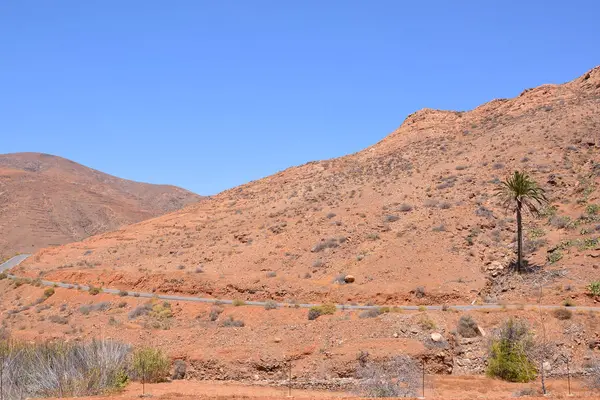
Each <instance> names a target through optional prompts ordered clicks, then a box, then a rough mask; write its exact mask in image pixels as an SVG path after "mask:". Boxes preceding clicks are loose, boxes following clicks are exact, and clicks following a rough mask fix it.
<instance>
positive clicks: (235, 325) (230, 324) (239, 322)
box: [221, 315, 246, 328]
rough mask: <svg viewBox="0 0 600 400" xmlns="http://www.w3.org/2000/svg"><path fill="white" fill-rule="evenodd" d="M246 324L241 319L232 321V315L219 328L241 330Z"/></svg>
mask: <svg viewBox="0 0 600 400" xmlns="http://www.w3.org/2000/svg"><path fill="white" fill-rule="evenodd" d="M245 325H246V324H245V323H244V321H242V320H241V319H234V318H233V316H232V315H230V316H229V318H226V319H225V321H223V322H222V323H221V326H223V327H226V328H242V327H244V326H245Z"/></svg>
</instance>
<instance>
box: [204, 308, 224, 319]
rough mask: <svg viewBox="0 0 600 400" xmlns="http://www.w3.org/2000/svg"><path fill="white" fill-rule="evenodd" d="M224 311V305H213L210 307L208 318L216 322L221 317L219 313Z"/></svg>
mask: <svg viewBox="0 0 600 400" xmlns="http://www.w3.org/2000/svg"><path fill="white" fill-rule="evenodd" d="M222 312H223V307H219V306H213V307H212V308H211V309H210V313H209V314H208V319H209V320H211V321H213V322H214V321H216V320H217V319H219V315H221V313H222Z"/></svg>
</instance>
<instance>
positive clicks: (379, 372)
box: [356, 353, 421, 397]
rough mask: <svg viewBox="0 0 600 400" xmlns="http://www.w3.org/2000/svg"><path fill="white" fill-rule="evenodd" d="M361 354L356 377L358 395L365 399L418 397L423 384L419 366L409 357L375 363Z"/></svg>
mask: <svg viewBox="0 0 600 400" xmlns="http://www.w3.org/2000/svg"><path fill="white" fill-rule="evenodd" d="M364 354H365V353H361V356H360V358H359V367H358V368H357V370H356V376H357V378H358V379H359V381H358V384H357V391H358V394H360V395H361V396H364V397H416V395H417V391H418V388H419V385H420V383H421V374H420V373H419V366H418V364H417V363H416V362H415V360H413V359H411V358H410V357H409V356H406V355H400V356H396V357H394V358H392V359H390V360H387V361H382V362H374V361H369V360H368V355H366V356H365V355H364Z"/></svg>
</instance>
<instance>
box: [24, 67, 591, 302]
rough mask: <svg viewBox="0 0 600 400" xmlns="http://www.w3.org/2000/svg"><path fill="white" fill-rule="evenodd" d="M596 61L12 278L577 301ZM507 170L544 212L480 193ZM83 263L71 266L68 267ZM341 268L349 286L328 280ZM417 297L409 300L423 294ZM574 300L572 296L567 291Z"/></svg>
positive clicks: (586, 255)
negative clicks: (516, 214) (527, 266)
mask: <svg viewBox="0 0 600 400" xmlns="http://www.w3.org/2000/svg"><path fill="white" fill-rule="evenodd" d="M599 134H600V68H598V67H597V68H595V69H593V70H591V71H590V72H588V73H586V74H585V75H584V76H582V77H580V78H577V79H575V80H573V81H571V82H568V83H565V84H561V85H544V86H541V87H538V88H535V89H530V90H526V91H524V92H523V93H522V94H521V95H520V96H518V97H516V98H513V99H508V100H506V99H503V100H494V101H491V102H489V103H486V104H484V105H482V106H480V107H478V108H476V109H474V110H472V111H468V112H452V111H438V110H429V109H425V110H421V111H418V112H416V113H414V114H412V115H410V116H408V117H407V118H406V120H405V121H404V123H403V124H402V125H401V126H400V127H399V128H398V129H397V130H396V131H394V132H392V133H391V134H390V135H389V136H388V137H386V138H385V139H384V140H382V141H381V142H379V143H377V144H375V145H373V146H372V147H369V148H367V149H365V150H363V151H361V152H359V153H356V154H352V155H348V156H345V157H341V158H338V159H333V160H328V161H321V162H311V163H308V164H306V165H302V166H299V167H294V168H290V169H287V170H285V171H283V172H280V173H278V174H275V175H273V176H270V177H267V178H265V179H261V180H258V181H255V182H250V183H248V184H246V185H242V186H239V187H237V188H234V189H231V190H228V191H225V192H223V193H220V194H219V195H217V196H215V197H214V198H211V199H207V200H206V201H203V202H201V203H198V204H195V205H193V206H190V207H187V208H186V209H184V210H181V211H177V212H174V213H171V214H168V215H164V216H162V217H160V218H156V219H152V220H148V221H144V222H141V223H138V224H135V225H131V226H127V227H125V228H123V229H120V230H118V231H115V232H110V233H106V234H103V235H99V236H94V237H92V238H89V239H86V240H84V241H83V242H80V243H74V244H69V245H65V246H61V247H58V248H51V249H45V250H42V251H41V252H39V253H38V254H36V256H35V257H33V258H31V259H30V260H28V261H27V262H26V263H25V264H24V265H23V267H22V268H20V271H21V273H27V274H31V275H32V276H35V275H37V274H38V273H39V272H40V271H41V272H42V273H43V274H44V275H45V276H48V277H49V278H52V279H53V280H57V281H60V280H63V281H75V282H79V283H83V282H86V281H87V282H90V283H95V284H100V285H105V286H111V287H115V286H116V287H123V288H138V289H149V290H155V291H162V292H181V293H193V294H198V295H205V296H214V297H227V298H244V299H267V298H275V299H278V300H286V299H287V300H290V301H293V300H302V301H336V302H339V303H342V302H373V303H379V304H382V303H387V304H394V303H406V302H417V303H443V302H450V303H462V302H471V301H486V300H488V301H489V300H490V299H493V300H495V301H496V300H498V299H509V300H511V299H512V300H519V301H527V300H529V301H535V299H536V293H537V292H536V286H535V285H534V283H535V282H538V281H541V280H543V281H544V282H545V283H548V282H555V283H556V285H554V289H553V291H552V290H551V291H548V293H547V296H548V301H557V299H562V298H564V296H565V293H562V290H563V289H562V288H563V287H564V286H565V285H569V288H570V289H569V290H573V291H571V292H569V295H571V296H573V297H575V296H577V297H578V300H577V301H578V302H581V303H585V302H590V301H592V300H591V299H589V298H588V297H586V296H585V295H584V290H585V289H584V288H585V285H586V284H587V283H588V282H589V281H590V280H591V279H593V278H594V277H596V278H597V276H598V273H599V272H598V270H597V268H598V261H595V260H597V258H596V257H598V256H599V255H600V252H599V250H600V248H599V247H598V240H597V239H598V235H599V234H600V232H598V230H599V229H600V225H598V224H599V223H600V222H598V218H597V214H598V213H600V211H599V210H598V208H597V207H596V206H595V204H596V203H598V202H600V201H599V200H598V190H597V186H598V183H599V179H600V159H599V158H598V151H599V147H598V146H599V145H600V143H599ZM515 169H524V170H526V171H527V172H529V173H530V174H531V175H532V176H533V177H534V178H535V179H536V180H537V181H538V182H539V183H540V185H541V186H543V187H544V188H545V189H546V190H547V194H548V196H549V198H550V200H551V204H552V207H549V208H548V209H546V210H545V216H544V217H543V218H541V219H538V220H535V219H533V218H531V217H527V218H526V220H525V224H526V227H525V228H526V235H527V249H528V252H529V255H528V257H529V258H530V260H531V262H532V263H534V264H536V265H538V266H541V267H543V268H542V269H541V270H538V272H536V273H535V274H530V275H528V276H527V277H523V278H519V279H516V278H511V277H509V276H507V274H506V273H505V271H506V266H507V265H508V263H509V261H510V259H511V257H512V253H513V248H514V240H515V239H514V238H515V223H514V219H513V216H512V215H510V214H507V213H505V211H504V210H503V209H502V208H501V206H500V204H499V202H498V199H497V198H495V197H494V195H493V194H494V190H495V188H496V187H497V186H498V183H499V180H500V179H503V178H505V177H506V176H507V175H508V174H510V173H512V171H514V170H515ZM82 266H85V267H84V268H82ZM345 274H352V275H354V276H355V278H356V282H355V283H353V284H345V285H344V284H343V282H342V279H341V277H343V276H344V275H345ZM423 292H424V294H425V295H424V296H423ZM579 297H580V299H579Z"/></svg>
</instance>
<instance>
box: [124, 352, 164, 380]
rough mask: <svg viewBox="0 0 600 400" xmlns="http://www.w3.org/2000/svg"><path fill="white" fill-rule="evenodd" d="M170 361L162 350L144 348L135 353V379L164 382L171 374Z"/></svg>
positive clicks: (133, 368)
mask: <svg viewBox="0 0 600 400" xmlns="http://www.w3.org/2000/svg"><path fill="white" fill-rule="evenodd" d="M169 368H170V365H169V360H168V359H167V357H166V356H165V354H164V353H163V352H162V350H160V349H154V348H150V347H144V348H141V349H138V350H136V351H135V352H134V353H133V364H132V366H131V369H132V375H133V379H135V380H138V381H143V382H150V383H156V382H162V381H164V380H165V379H166V378H167V376H168V374H169Z"/></svg>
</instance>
